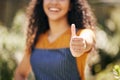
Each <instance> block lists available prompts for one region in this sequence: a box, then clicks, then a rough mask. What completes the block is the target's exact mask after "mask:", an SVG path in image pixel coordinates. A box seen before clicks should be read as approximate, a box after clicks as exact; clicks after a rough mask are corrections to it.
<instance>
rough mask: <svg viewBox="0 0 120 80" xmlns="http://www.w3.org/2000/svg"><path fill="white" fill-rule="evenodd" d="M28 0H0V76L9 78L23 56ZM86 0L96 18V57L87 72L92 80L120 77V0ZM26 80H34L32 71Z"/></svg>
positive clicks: (4, 78) (11, 79)
mask: <svg viewBox="0 0 120 80" xmlns="http://www.w3.org/2000/svg"><path fill="white" fill-rule="evenodd" d="M29 1H30V0H0V80H13V75H14V70H15V68H16V67H17V65H18V64H19V62H20V61H21V59H22V57H23V54H24V48H25V28H26V14H25V12H26V8H27V6H28V3H29ZM88 1H89V3H90V5H91V7H92V10H93V12H94V14H95V16H96V18H97V22H98V23H97V27H96V37H97V42H96V47H97V53H98V55H99V58H100V59H99V61H97V62H95V63H94V65H93V66H92V72H91V76H94V77H95V80H120V67H119V65H120V0H88ZM94 60H95V59H94V57H93V61H94ZM115 65H118V66H117V67H116V66H115ZM114 68H115V70H116V71H115V70H113V69H114ZM29 80H34V79H33V75H32V73H31V74H30V76H29ZM88 80H90V78H89V76H88Z"/></svg>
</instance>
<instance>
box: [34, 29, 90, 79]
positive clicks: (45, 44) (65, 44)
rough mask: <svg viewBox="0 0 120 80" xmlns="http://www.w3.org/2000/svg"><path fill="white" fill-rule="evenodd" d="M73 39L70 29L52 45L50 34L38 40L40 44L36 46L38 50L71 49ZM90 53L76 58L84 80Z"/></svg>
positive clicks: (41, 36)
mask: <svg viewBox="0 0 120 80" xmlns="http://www.w3.org/2000/svg"><path fill="white" fill-rule="evenodd" d="M81 31H82V30H79V31H77V34H80V32H81ZM70 38H71V30H70V28H69V29H68V30H67V31H66V32H64V33H63V34H62V35H60V36H59V37H58V38H57V39H56V40H55V41H54V42H52V43H50V42H49V40H48V32H46V33H45V34H42V35H40V36H39V38H38V42H37V44H36V48H43V49H55V48H69V44H70ZM87 54H88V53H84V54H83V55H82V56H80V57H77V58H76V62H77V68H78V72H79V73H80V77H81V79H82V80H85V77H84V70H85V64H86V58H87Z"/></svg>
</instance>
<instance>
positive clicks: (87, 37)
mask: <svg viewBox="0 0 120 80" xmlns="http://www.w3.org/2000/svg"><path fill="white" fill-rule="evenodd" d="M43 8H44V11H45V14H46V15H47V16H48V22H49V26H50V29H49V35H48V40H49V42H51V43H52V42H54V41H55V40H56V39H57V38H58V37H59V36H60V35H61V34H62V33H64V32H65V31H66V30H67V29H68V28H69V27H71V33H72V34H71V40H70V50H71V53H72V55H73V56H74V57H80V56H81V55H82V54H83V53H84V52H86V51H89V50H90V49H91V48H92V44H93V38H94V33H93V32H92V31H91V30H89V29H84V30H82V32H81V34H80V35H79V36H77V35H76V28H75V24H72V25H69V24H68V21H67V13H68V11H69V10H70V0H44V1H43ZM50 8H51V9H50ZM85 46H86V48H85ZM30 71H31V65H30V54H27V53H26V54H25V55H24V57H23V60H22V61H21V64H20V65H19V66H18V67H17V69H16V72H15V77H14V79H15V80H27V77H28V75H29V73H30Z"/></svg>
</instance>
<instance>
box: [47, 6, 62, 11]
mask: <svg viewBox="0 0 120 80" xmlns="http://www.w3.org/2000/svg"><path fill="white" fill-rule="evenodd" d="M48 10H49V11H50V12H59V11H60V9H59V8H55V7H50V8H49V9H48Z"/></svg>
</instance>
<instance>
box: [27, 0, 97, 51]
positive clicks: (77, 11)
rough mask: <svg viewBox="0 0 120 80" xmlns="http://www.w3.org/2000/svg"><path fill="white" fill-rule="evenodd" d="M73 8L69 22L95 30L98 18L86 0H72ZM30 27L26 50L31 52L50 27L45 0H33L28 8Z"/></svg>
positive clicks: (69, 15)
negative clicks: (44, 5)
mask: <svg viewBox="0 0 120 80" xmlns="http://www.w3.org/2000/svg"><path fill="white" fill-rule="evenodd" d="M70 5H71V10H70V11H69V12H68V22H69V24H70V25H71V24H72V23H74V24H75V25H76V28H77V29H81V28H89V29H92V30H94V26H95V25H96V24H95V23H96V20H95V18H94V15H93V13H92V11H91V8H90V6H89V5H88V3H87V1H86V0H70ZM27 16H28V22H29V23H28V27H27V39H26V50H27V51H28V53H30V52H31V50H32V48H33V47H34V45H35V44H36V42H37V38H38V36H39V35H40V34H42V33H44V32H46V31H47V30H48V29H49V24H48V19H47V16H46V14H45V12H44V10H43V0H31V2H30V4H29V7H28V10H27Z"/></svg>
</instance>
